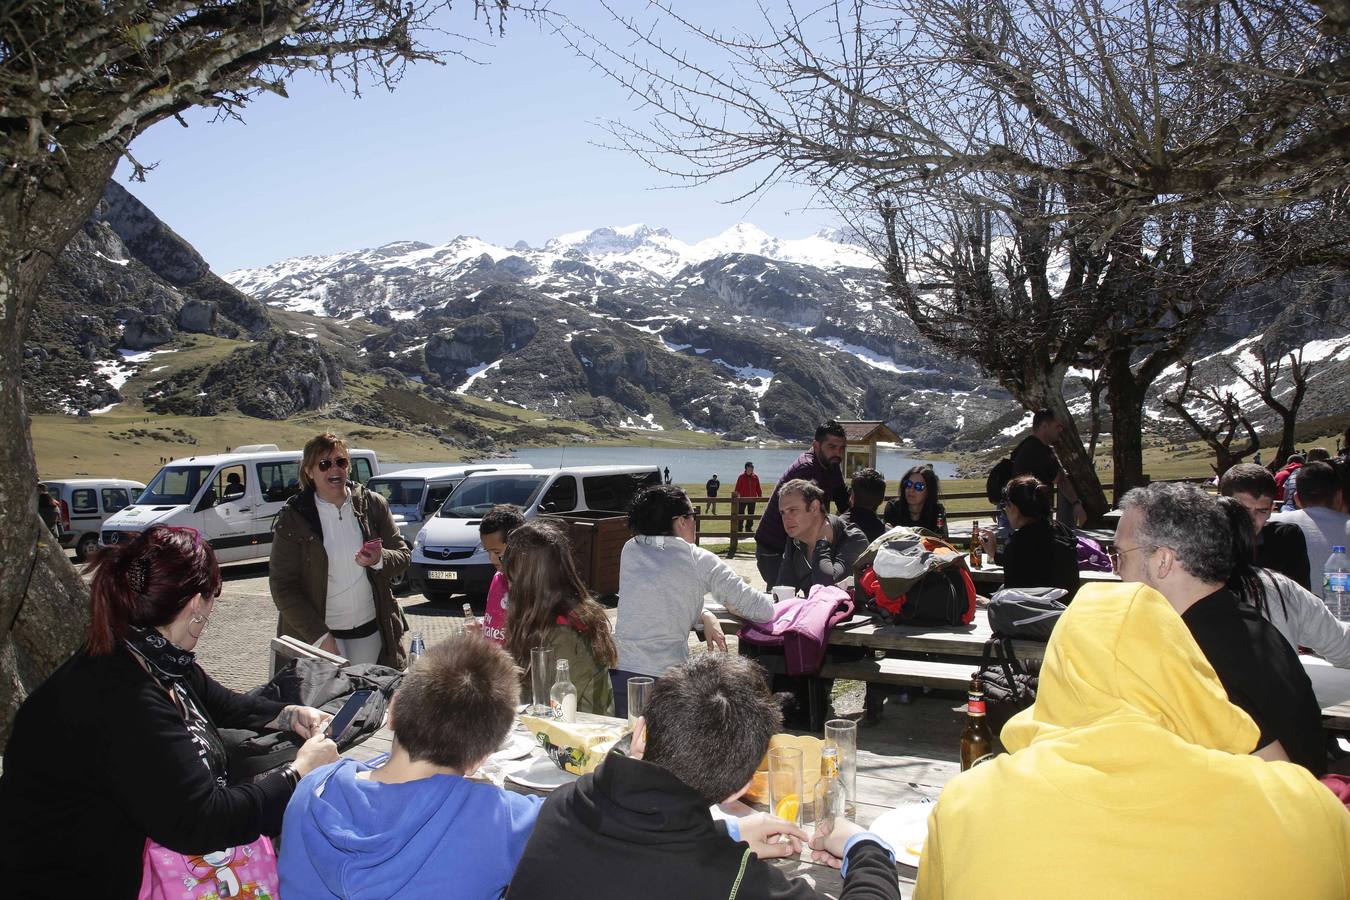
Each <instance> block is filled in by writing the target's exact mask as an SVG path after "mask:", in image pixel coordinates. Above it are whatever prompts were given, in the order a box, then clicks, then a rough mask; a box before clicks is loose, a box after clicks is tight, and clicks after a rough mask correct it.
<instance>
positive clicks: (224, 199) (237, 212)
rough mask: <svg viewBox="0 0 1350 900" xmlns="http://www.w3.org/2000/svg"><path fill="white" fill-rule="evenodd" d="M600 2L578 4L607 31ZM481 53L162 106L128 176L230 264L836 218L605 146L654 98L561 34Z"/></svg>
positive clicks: (472, 30)
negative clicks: (164, 112)
mask: <svg viewBox="0 0 1350 900" xmlns="http://www.w3.org/2000/svg"><path fill="white" fill-rule="evenodd" d="M564 7H570V8H571V9H573V10H587V9H589V10H595V9H596V7H594V6H592V5H590V4H588V3H587V2H585V0H576V2H572V3H559V4H555V8H564ZM729 8H730V7H729V5H728V4H726V3H724V2H722V3H712V2H707V0H681V4H680V10H681V12H682V13H683V14H685V15H689V16H690V17H692V18H695V19H697V20H699V21H700V22H709V23H713V24H718V25H728V24H734V23H728V22H726V21H725V19H726V16H727V12H726V10H727V9H729ZM602 12H603V11H596V12H591V13H574V16H584V18H585V19H586V21H585V24H586V26H587V27H588V28H593V29H595V30H598V31H605V32H608V31H610V30H611V28H612V26H611V25H609V24H608V23H606V21H605V20H604V18H603V15H602ZM454 18H455V21H454V23H453V24H454V25H455V26H456V27H457V28H459V29H460V30H461V31H462V32H465V33H469V34H474V35H477V34H480V33H481V32H480V31H479V30H478V29H477V28H476V27H475V26H474V24H473V23H471V22H468V21H467V16H466V15H465V14H464V13H462V12H459V11H457V12H456V13H454ZM690 49H695V48H690ZM473 52H474V54H475V56H476V57H477V58H478V59H479V60H481V61H482V62H483V63H485V64H484V65H474V64H472V63H468V62H463V61H459V60H454V59H452V60H450V61H449V62H448V63H447V64H446V65H445V66H436V65H420V66H415V67H413V68H411V69H410V70H409V71H408V74H407V76H406V77H405V79H404V81H403V83H402V84H401V85H400V86H399V87H398V89H397V90H396V91H394V92H392V93H389V92H387V91H385V90H384V89H382V88H371V89H369V90H367V91H366V92H365V94H364V96H363V97H362V98H361V99H359V100H357V99H353V98H352V97H351V95H350V94H348V93H345V92H344V91H343V90H342V89H341V88H339V87H337V86H335V85H331V84H326V83H322V82H319V81H317V80H315V79H312V78H303V79H298V80H295V81H292V82H291V83H290V86H289V88H288V91H289V93H290V99H281V98H278V97H272V96H268V97H266V98H263V99H261V100H258V101H256V102H255V103H253V104H252V105H251V106H249V107H248V108H247V109H246V110H245V113H244V118H245V121H244V122H243V123H240V122H234V121H227V122H211V121H210V118H211V114H210V113H207V112H203V111H194V112H193V113H191V114H189V115H188V116H187V117H186V119H187V121H188V122H189V124H190V126H191V127H189V128H183V127H181V126H180V125H178V124H177V123H176V122H173V121H169V122H164V123H161V124H159V125H157V126H155V127H154V128H152V129H150V130H149V131H148V132H146V133H145V134H144V135H142V136H141V137H140V138H138V139H137V140H136V142H135V143H134V144H133V145H132V148H131V149H132V153H133V154H134V155H135V156H136V158H137V159H138V160H140V162H142V163H143V164H146V165H149V164H152V163H157V164H158V165H157V168H156V169H155V170H154V171H153V172H151V173H150V174H149V175H148V176H147V181H146V183H144V184H139V183H128V182H127V180H126V179H127V174H128V167H127V166H126V165H123V166H122V167H121V168H120V169H119V170H118V175H117V177H118V179H119V180H120V181H121V182H122V183H123V184H125V185H127V187H128V188H129V189H130V190H131V191H132V193H134V194H135V195H136V196H137V197H139V198H140V199H141V200H142V201H143V202H144V203H146V204H147V205H148V206H149V207H150V208H151V209H152V210H154V212H155V213H156V214H157V215H159V217H160V218H162V219H163V220H165V221H166V222H167V223H168V224H169V225H170V226H171V227H172V228H174V229H175V230H176V231H178V232H179V233H180V234H181V235H183V236H184V237H185V238H187V239H188V240H189V241H190V242H191V243H193V244H194V245H195V246H196V247H197V249H198V250H199V251H201V253H202V254H203V256H205V257H206V260H207V262H209V263H210V264H211V267H212V268H213V269H214V270H216V271H217V272H221V273H223V272H227V271H230V270H232V269H236V268H241V267H246V266H255V265H261V264H264V263H268V262H272V261H275V260H278V259H282V258H285V257H289V256H299V255H305V254H322V253H332V252H336V251H339V250H348V249H357V248H362V247H373V246H377V245H379V244H383V243H387V242H389V241H395V240H421V241H426V242H428V243H433V244H435V243H442V242H445V241H448V240H450V239H451V238H453V237H455V236H456V235H459V234H473V235H477V236H479V237H481V238H483V239H485V240H488V241H492V242H494V243H501V244H508V245H509V244H511V243H514V242H515V241H517V240H522V239H523V240H526V241H529V242H530V243H531V244H535V245H538V244H540V243H542V242H543V241H545V240H547V239H548V238H549V237H552V236H554V235H556V234H561V233H564V232H568V231H578V230H581V229H586V228H594V227H598V226H601V225H623V224H629V223H632V222H646V223H648V224H650V225H659V226H664V227H666V228H669V229H670V230H671V231H672V232H673V233H674V234H675V235H676V236H677V237H679V238H682V239H684V240H689V241H693V240H698V239H701V238H704V237H708V236H711V235H713V234H716V233H718V232H721V231H722V230H724V229H725V228H727V227H729V226H731V225H733V224H735V223H736V222H738V221H749V222H753V223H755V224H756V225H758V226H759V227H761V228H763V229H764V230H765V231H767V232H769V233H770V234H773V235H775V236H777V237H783V238H794V237H804V236H806V235H808V234H811V233H812V232H814V231H816V230H818V229H819V228H821V227H825V226H829V225H833V224H836V223H835V219H834V216H833V215H832V214H831V213H830V212H829V211H828V210H825V209H822V208H820V204H818V203H815V202H813V200H812V195H811V193H810V192H809V191H807V190H805V189H802V188H798V187H794V186H791V185H779V186H777V187H775V188H773V189H772V190H770V191H769V192H768V193H767V194H765V195H761V196H759V197H757V198H751V199H750V200H745V201H741V202H739V203H735V204H731V205H726V204H725V201H728V200H730V199H731V198H733V197H735V196H736V195H737V194H739V193H741V192H743V191H744V190H745V189H746V187H748V186H749V184H750V183H751V182H750V178H749V176H748V175H744V176H738V177H735V178H730V179H726V180H722V181H716V182H713V183H711V184H708V185H704V186H700V187H697V188H674V189H672V186H673V185H674V182H673V181H672V180H671V179H669V178H668V177H666V176H663V175H661V174H660V173H658V172H656V171H655V170H653V169H650V168H648V167H647V166H646V165H645V164H643V163H642V162H641V161H640V160H638V159H637V158H635V157H631V156H628V155H626V154H624V153H622V152H620V151H617V150H610V149H604V148H602V147H598V146H595V144H596V143H602V142H605V141H606V140H607V138H608V135H606V134H605V133H604V132H603V131H602V130H601V129H600V128H599V127H598V126H597V125H596V124H595V123H596V122H598V121H599V120H603V119H606V118H624V119H625V120H626V121H630V122H634V123H640V122H642V121H645V119H646V117H647V116H648V113H646V112H644V111H643V110H641V109H639V108H638V106H637V104H636V101H635V100H633V99H632V98H631V97H629V96H627V93H626V92H625V91H624V90H623V88H621V87H620V86H619V85H617V84H615V83H613V82H611V81H609V80H608V79H606V78H605V77H604V76H603V75H601V74H600V73H599V72H597V71H594V70H592V69H591V67H590V64H589V63H588V62H587V61H585V60H582V59H579V58H578V57H576V56H575V55H574V53H573V52H572V51H571V50H570V49H569V48H568V47H567V46H566V45H565V44H564V42H563V41H562V39H561V38H559V37H557V36H556V35H553V34H551V33H548V32H547V31H541V30H540V29H539V28H538V27H536V26H534V25H531V24H530V23H527V22H523V21H514V22H508V27H507V35H506V37H505V38H504V39H502V40H499V41H494V42H493V44H491V45H485V46H480V47H476V48H475V49H474V50H473Z"/></svg>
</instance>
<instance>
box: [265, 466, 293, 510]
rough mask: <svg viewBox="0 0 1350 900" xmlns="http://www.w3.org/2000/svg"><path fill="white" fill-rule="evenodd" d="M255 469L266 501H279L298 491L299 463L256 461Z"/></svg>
mask: <svg viewBox="0 0 1350 900" xmlns="http://www.w3.org/2000/svg"><path fill="white" fill-rule="evenodd" d="M257 470H258V484H259V485H260V486H261V487H262V495H263V500H265V501H266V502H268V503H280V502H281V501H283V500H288V499H290V498H291V497H294V496H295V495H296V494H298V493H300V463H298V462H270V463H258V464H257Z"/></svg>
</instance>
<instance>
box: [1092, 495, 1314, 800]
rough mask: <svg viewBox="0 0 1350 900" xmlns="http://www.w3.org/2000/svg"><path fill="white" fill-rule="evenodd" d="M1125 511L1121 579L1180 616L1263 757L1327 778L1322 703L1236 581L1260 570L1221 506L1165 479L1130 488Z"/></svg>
mask: <svg viewBox="0 0 1350 900" xmlns="http://www.w3.org/2000/svg"><path fill="white" fill-rule="evenodd" d="M1120 508H1121V517H1120V525H1119V527H1118V528H1117V529H1116V548H1115V552H1114V553H1113V554H1112V562H1113V563H1114V564H1115V566H1116V571H1117V572H1119V573H1120V577H1121V579H1122V580H1124V581H1134V582H1139V583H1141V584H1145V585H1148V586H1149V587H1151V588H1153V589H1154V590H1156V591H1157V592H1158V593H1160V594H1162V595H1163V597H1164V598H1166V599H1167V602H1168V603H1169V604H1171V606H1172V608H1173V609H1175V610H1176V611H1177V613H1178V614H1179V615H1180V616H1181V620H1182V622H1183V623H1185V625H1186V627H1187V629H1189V631H1190V633H1191V636H1192V637H1193V638H1194V639H1195V642H1196V644H1198V645H1199V646H1200V649H1201V651H1202V652H1203V653H1204V655H1205V658H1206V659H1207V660H1209V664H1210V665H1211V666H1213V667H1214V671H1215V673H1216V674H1217V675H1218V676H1219V681H1221V682H1222V683H1223V686H1224V689H1225V690H1226V691H1227V692H1228V699H1229V701H1230V702H1232V704H1233V705H1234V706H1237V707H1240V708H1241V709H1243V710H1244V711H1245V712H1246V713H1247V714H1248V715H1250V716H1251V717H1252V720H1253V721H1255V723H1256V726H1257V728H1258V729H1260V738H1259V739H1258V741H1257V744H1256V746H1255V747H1253V748H1252V751H1253V752H1254V753H1255V754H1256V755H1257V756H1260V757H1262V758H1264V759H1272V760H1290V761H1292V762H1296V763H1299V764H1300V765H1302V766H1304V767H1305V768H1307V769H1308V770H1309V771H1311V772H1312V773H1313V774H1314V775H1316V776H1319V777H1320V776H1321V775H1323V774H1324V773H1325V772H1326V749H1325V744H1324V740H1323V736H1322V715H1321V707H1320V706H1319V705H1318V703H1317V698H1316V696H1315V695H1314V694H1313V690H1312V684H1311V682H1310V681H1309V680H1308V675H1307V673H1306V672H1305V671H1304V669H1303V666H1302V665H1301V664H1300V663H1299V661H1298V656H1297V655H1296V654H1295V652H1294V649H1293V648H1292V647H1291V646H1290V645H1289V643H1288V642H1287V641H1286V640H1285V639H1284V636H1283V635H1281V634H1280V632H1279V630H1278V629H1276V627H1275V626H1274V625H1272V624H1271V623H1270V622H1269V621H1267V620H1266V619H1265V618H1264V617H1263V616H1262V615H1261V613H1260V612H1259V610H1258V608H1257V605H1256V602H1255V600H1256V598H1254V597H1253V596H1251V592H1250V590H1249V589H1248V587H1247V584H1246V582H1245V579H1233V578H1232V576H1233V575H1234V573H1235V570H1237V574H1239V575H1246V574H1253V573H1252V572H1251V570H1250V569H1249V568H1248V569H1247V571H1246V572H1243V571H1242V570H1243V569H1244V568H1246V565H1245V563H1244V562H1243V560H1242V559H1241V556H1240V554H1239V553H1238V552H1237V548H1236V547H1235V546H1234V543H1235V542H1234V533H1233V526H1232V525H1231V524H1230V522H1229V519H1228V514H1227V513H1226V512H1225V511H1224V509H1223V507H1222V506H1221V505H1220V504H1219V502H1218V501H1217V500H1215V499H1214V498H1213V497H1210V496H1209V495H1208V494H1206V493H1205V492H1204V491H1203V490H1201V489H1200V488H1199V487H1197V486H1195V485H1191V484H1165V483H1159V484H1152V485H1149V486H1147V487H1142V488H1135V489H1134V490H1132V491H1130V492H1129V493H1128V494H1126V495H1125V498H1124V500H1123V501H1122V502H1121V505H1120ZM1253 580H1255V579H1253ZM1257 585H1259V581H1257ZM1256 589H1258V590H1259V589H1260V588H1259V587H1257V588H1256ZM1159 652H1160V653H1162V652H1168V651H1167V648H1165V647H1159Z"/></svg>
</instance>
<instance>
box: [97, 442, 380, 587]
mask: <svg viewBox="0 0 1350 900" xmlns="http://www.w3.org/2000/svg"><path fill="white" fill-rule="evenodd" d="M348 455H349V456H350V457H351V468H350V477H351V479H352V480H353V481H359V482H362V483H364V482H366V481H369V480H370V478H371V476H373V475H376V474H378V473H379V471H380V470H379V464H378V461H377V460H376V458H375V452H374V451H373V450H351V451H349V454H348ZM302 456H303V454H302V453H301V452H300V451H299V450H278V449H277V447H276V445H275V444H255V445H252V446H248V447H237V448H235V450H234V452H233V453H218V454H213V455H211V456H189V457H186V458H184V459H176V460H174V461H173V462H171V463H169V464H168V465H167V466H165V467H164V468H162V469H160V470H159V473H158V474H156V475H155V477H154V478H152V479H150V484H149V486H148V487H146V489H145V491H144V492H142V494H141V496H140V497H139V498H137V499H136V502H135V503H134V504H132V505H131V506H128V507H127V508H126V509H124V510H122V511H121V512H119V513H118V514H117V515H115V516H113V517H112V518H110V519H109V520H108V521H107V522H105V523H104V525H103V534H102V543H104V544H105V545H106V544H115V543H117V542H118V541H122V540H126V539H129V538H133V537H135V536H136V535H137V534H140V533H141V532H142V531H144V530H145V529H147V528H149V527H150V526H151V525H187V526H189V527H192V528H196V529H197V530H198V531H200V532H201V533H202V534H204V535H205V536H206V539H207V540H208V541H210V542H211V549H213V550H215V552H216V559H218V560H219V561H220V562H243V561H249V560H260V559H267V557H268V556H269V555H271V552H272V523H273V522H274V521H275V520H276V517H277V513H279V512H281V507H282V504H284V503H285V502H286V501H287V500H288V499H289V498H290V497H292V496H294V495H295V494H298V493H299V492H300V460H301V458H302Z"/></svg>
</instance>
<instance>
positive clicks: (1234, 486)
mask: <svg viewBox="0 0 1350 900" xmlns="http://www.w3.org/2000/svg"><path fill="white" fill-rule="evenodd" d="M1276 493H1278V488H1276V486H1275V476H1274V475H1271V474H1270V472H1269V471H1268V470H1267V469H1266V468H1265V467H1264V466H1257V465H1253V464H1252V463H1239V464H1238V465H1236V466H1233V467H1232V468H1231V469H1229V470H1228V471H1227V472H1224V473H1223V475H1222V476H1220V478H1219V494H1220V496H1223V497H1232V498H1233V499H1234V500H1236V501H1237V502H1239V503H1241V504H1242V505H1243V506H1244V507H1246V508H1247V512H1248V513H1249V514H1250V515H1251V517H1252V530H1253V531H1255V532H1256V564H1257V565H1258V566H1260V567H1261V568H1263V569H1273V570H1274V571H1276V572H1279V573H1281V574H1282V575H1284V576H1286V577H1288V578H1289V579H1291V580H1292V581H1295V582H1297V583H1298V584H1299V585H1301V586H1302V587H1303V588H1305V589H1311V586H1312V582H1311V579H1310V578H1309V571H1308V542H1307V540H1306V539H1305V538H1304V537H1303V532H1302V531H1301V530H1299V527H1298V526H1297V525H1294V524H1291V523H1289V522H1272V521H1271V520H1270V516H1271V513H1272V512H1273V511H1274V508H1275V495H1276Z"/></svg>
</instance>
